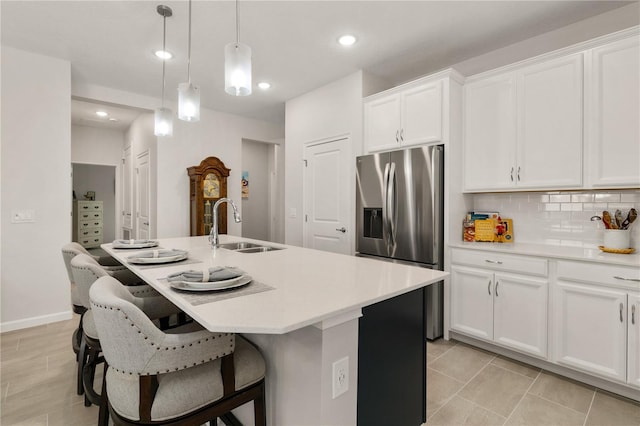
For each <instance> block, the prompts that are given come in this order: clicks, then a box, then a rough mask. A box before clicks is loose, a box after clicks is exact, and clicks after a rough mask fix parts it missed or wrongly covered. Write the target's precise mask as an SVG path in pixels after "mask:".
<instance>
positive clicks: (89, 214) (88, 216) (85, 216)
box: [78, 210, 102, 220]
mask: <svg viewBox="0 0 640 426" xmlns="http://www.w3.org/2000/svg"><path fill="white" fill-rule="evenodd" d="M78 219H79V220H95V219H100V220H102V210H100V211H81V212H79V213H78Z"/></svg>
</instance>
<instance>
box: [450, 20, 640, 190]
mask: <svg viewBox="0 0 640 426" xmlns="http://www.w3.org/2000/svg"><path fill="white" fill-rule="evenodd" d="M639 31H640V30H639V28H638V27H635V28H632V29H629V30H625V31H621V32H619V33H615V34H611V35H609V36H605V37H601V38H599V39H595V40H591V41H589V42H585V43H582V44H579V45H576V46H572V47H569V48H566V49H564V50H562V51H557V52H552V53H550V54H548V55H544V56H541V57H537V58H534V59H531V60H527V61H523V62H521V63H517V64H513V65H510V66H507V67H504V68H501V69H498V70H493V71H489V72H486V73H483V74H479V75H476V76H472V77H469V78H468V79H467V82H466V84H465V86H464V120H463V122H464V129H463V132H464V144H463V145H464V146H463V155H462V157H463V170H464V191H465V192H492V191H518V190H527V191H531V190H558V189H568V190H571V189H589V188H625V187H638V186H640V126H639V125H638V117H639V116H640V36H639Z"/></svg>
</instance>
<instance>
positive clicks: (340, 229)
mask: <svg viewBox="0 0 640 426" xmlns="http://www.w3.org/2000/svg"><path fill="white" fill-rule="evenodd" d="M336 231H338V232H342V233H343V234H344V233H345V232H347V228H345V227H344V226H343V227H342V228H336Z"/></svg>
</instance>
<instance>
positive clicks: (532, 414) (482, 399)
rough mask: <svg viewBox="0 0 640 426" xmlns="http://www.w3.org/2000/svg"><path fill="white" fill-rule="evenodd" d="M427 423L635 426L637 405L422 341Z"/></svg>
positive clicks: (486, 355)
mask: <svg viewBox="0 0 640 426" xmlns="http://www.w3.org/2000/svg"><path fill="white" fill-rule="evenodd" d="M426 424H427V426H431V425H433V426H435V425H534V426H542V425H553V426H569V425H577V426H582V425H599V426H614V425H620V426H622V425H624V426H640V403H637V402H635V401H631V400H628V399H625V398H622V397H619V396H616V395H613V394H611V393H608V392H605V391H603V390H600V389H596V388H594V387H592V386H588V385H585V384H582V383H578V382H575V381H573V380H569V379H566V378H564V377H560V376H556V375H554V374H552V373H549V372H546V371H544V370H540V369H539V368H535V367H531V366H529V365H526V364H522V363H520V362H516V361H512V360H509V359H507V358H504V357H502V356H499V355H496V354H493V353H490V352H486V351H483V350H480V349H476V348H474V347H471V346H468V345H465V344H463V343H459V342H454V341H449V342H447V341H445V340H442V339H441V340H438V341H436V342H434V343H427V423H426Z"/></svg>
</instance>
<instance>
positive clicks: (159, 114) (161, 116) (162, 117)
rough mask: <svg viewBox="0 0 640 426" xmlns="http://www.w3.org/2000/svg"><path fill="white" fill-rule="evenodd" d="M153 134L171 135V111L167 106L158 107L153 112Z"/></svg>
mask: <svg viewBox="0 0 640 426" xmlns="http://www.w3.org/2000/svg"><path fill="white" fill-rule="evenodd" d="M154 119H155V120H154V123H155V125H154V128H153V134H154V135H156V136H172V135H173V111H171V109H169V108H164V107H163V108H158V109H157V110H156V111H155V114H154Z"/></svg>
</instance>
